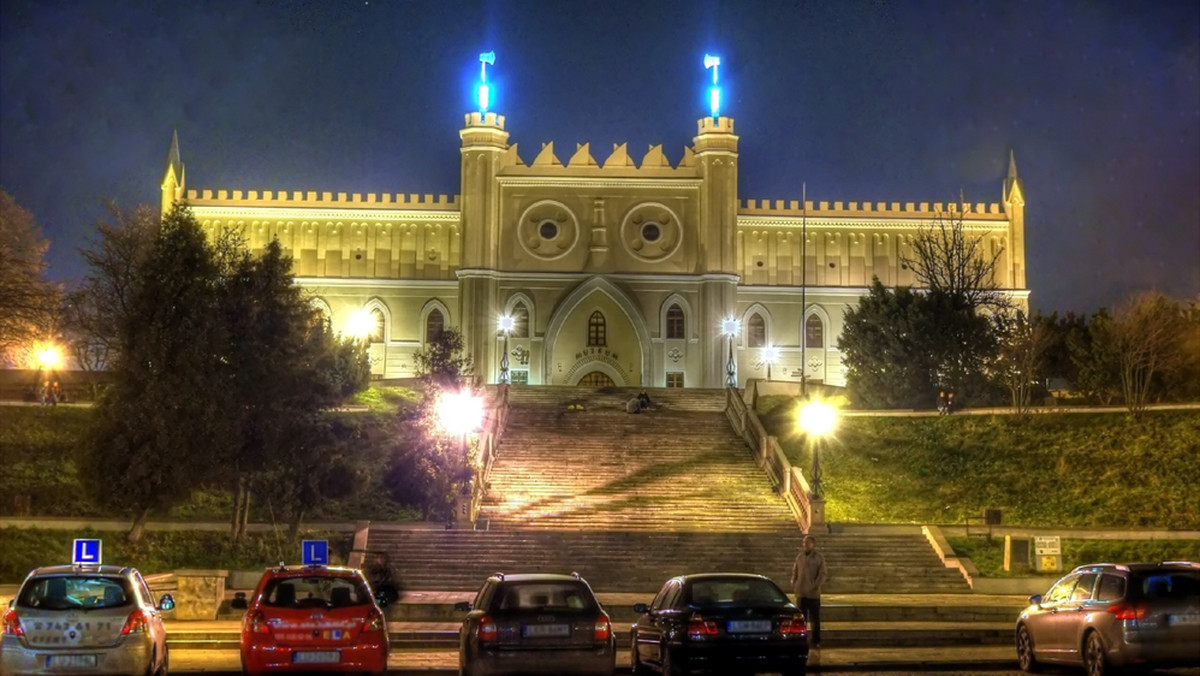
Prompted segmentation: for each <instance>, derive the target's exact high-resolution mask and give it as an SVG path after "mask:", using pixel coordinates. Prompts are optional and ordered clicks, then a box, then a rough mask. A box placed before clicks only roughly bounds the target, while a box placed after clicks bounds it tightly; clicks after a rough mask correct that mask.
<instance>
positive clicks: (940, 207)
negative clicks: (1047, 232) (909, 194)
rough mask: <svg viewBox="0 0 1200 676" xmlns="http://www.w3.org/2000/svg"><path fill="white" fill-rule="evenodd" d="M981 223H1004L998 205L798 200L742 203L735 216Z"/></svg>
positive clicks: (979, 203) (750, 200)
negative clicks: (957, 218) (950, 217)
mask: <svg viewBox="0 0 1200 676" xmlns="http://www.w3.org/2000/svg"><path fill="white" fill-rule="evenodd" d="M960 209H961V210H962V215H963V216H964V217H969V218H971V219H984V220H998V221H1003V220H1007V218H1008V216H1007V214H1005V212H1004V210H1003V208H1002V207H1001V206H1000V204H999V203H996V202H992V203H983V202H978V203H973V204H959V203H957V202H828V201H820V202H814V201H812V200H809V201H807V202H805V203H804V207H803V208H802V207H801V206H800V201H799V200H787V201H784V200H753V199H747V200H743V201H741V202H740V203H739V205H738V215H739V216H791V217H800V216H815V217H830V218H839V217H840V218H845V217H848V216H849V217H860V218H861V217H864V216H867V217H878V218H913V219H920V220H930V219H932V218H935V217H937V216H944V215H946V214H957V213H959V210H960Z"/></svg>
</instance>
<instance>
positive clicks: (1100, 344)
mask: <svg viewBox="0 0 1200 676" xmlns="http://www.w3.org/2000/svg"><path fill="white" fill-rule="evenodd" d="M1067 348H1068V350H1069V352H1070V355H1071V363H1072V364H1074V366H1075V374H1076V376H1075V380H1074V382H1073V387H1074V389H1075V390H1077V391H1078V392H1080V393H1082V394H1083V396H1084V397H1085V398H1086V399H1088V400H1089V401H1094V402H1098V403H1101V404H1104V405H1106V406H1107V405H1108V404H1109V403H1111V402H1112V400H1113V398H1115V397H1116V396H1117V393H1118V392H1119V391H1120V389H1121V382H1120V376H1119V375H1118V374H1119V373H1120V366H1119V364H1118V358H1119V356H1118V355H1117V348H1116V339H1115V337H1114V335H1113V320H1112V316H1111V315H1109V314H1108V311H1106V310H1104V309H1100V310H1099V311H1097V312H1096V314H1094V315H1092V316H1091V318H1090V319H1088V320H1087V321H1086V323H1085V325H1084V327H1082V328H1080V329H1075V330H1072V331H1070V332H1069V333H1068V334H1067Z"/></svg>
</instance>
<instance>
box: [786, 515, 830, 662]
mask: <svg viewBox="0 0 1200 676" xmlns="http://www.w3.org/2000/svg"><path fill="white" fill-rule="evenodd" d="M827 575H828V574H827V572H826V570H825V557H824V556H822V555H821V552H818V551H817V539H816V538H814V537H813V536H811V535H805V536H804V549H802V550H800V553H799V554H797V555H796V561H795V563H793V564H792V591H793V592H794V593H795V594H796V603H797V605H799V606H800V612H802V613H804V619H805V620H807V621H808V635H809V637H810V639H811V646H812V647H813V648H820V647H821V587H822V586H823V585H824V584H825V579H826V577H827Z"/></svg>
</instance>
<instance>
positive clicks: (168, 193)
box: [162, 131, 184, 214]
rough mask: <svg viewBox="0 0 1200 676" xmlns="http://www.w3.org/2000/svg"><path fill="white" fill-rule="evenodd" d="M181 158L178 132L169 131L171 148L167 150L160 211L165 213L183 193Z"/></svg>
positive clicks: (180, 198) (181, 197)
mask: <svg viewBox="0 0 1200 676" xmlns="http://www.w3.org/2000/svg"><path fill="white" fill-rule="evenodd" d="M183 191H184V171H183V160H182V159H180V157H179V132H178V131H173V132H171V149H170V150H169V151H167V171H166V173H165V174H163V180H162V213H164V214H165V213H167V212H168V211H170V210H171V207H172V206H174V204H175V202H178V201H179V200H182V199H183V195H184V192H183Z"/></svg>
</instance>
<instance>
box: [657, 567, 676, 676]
mask: <svg viewBox="0 0 1200 676" xmlns="http://www.w3.org/2000/svg"><path fill="white" fill-rule="evenodd" d="M682 599H683V582H682V581H680V580H674V581H672V582H671V584H670V586H669V587H668V589H667V594H666V596H664V597H663V600H662V607H661V608H659V609H658V610H657V611H655V612H654V613H653V615H654V619H655V622H656V626H657V627H658V632H657V633H658V639H657V641H656V642H655V643H654V644H653V646H654V663H655V664H657V665H659V666H660V667H661V666H662V663H663V651H664V650H666V649H667V646H668V644H669V643H670V642H671V640H672V639H673V638H674V637H675V625H676V624H677V620H678V617H679V615H680V613H681V612H682V611H681V609H680V605H681V604H682Z"/></svg>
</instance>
